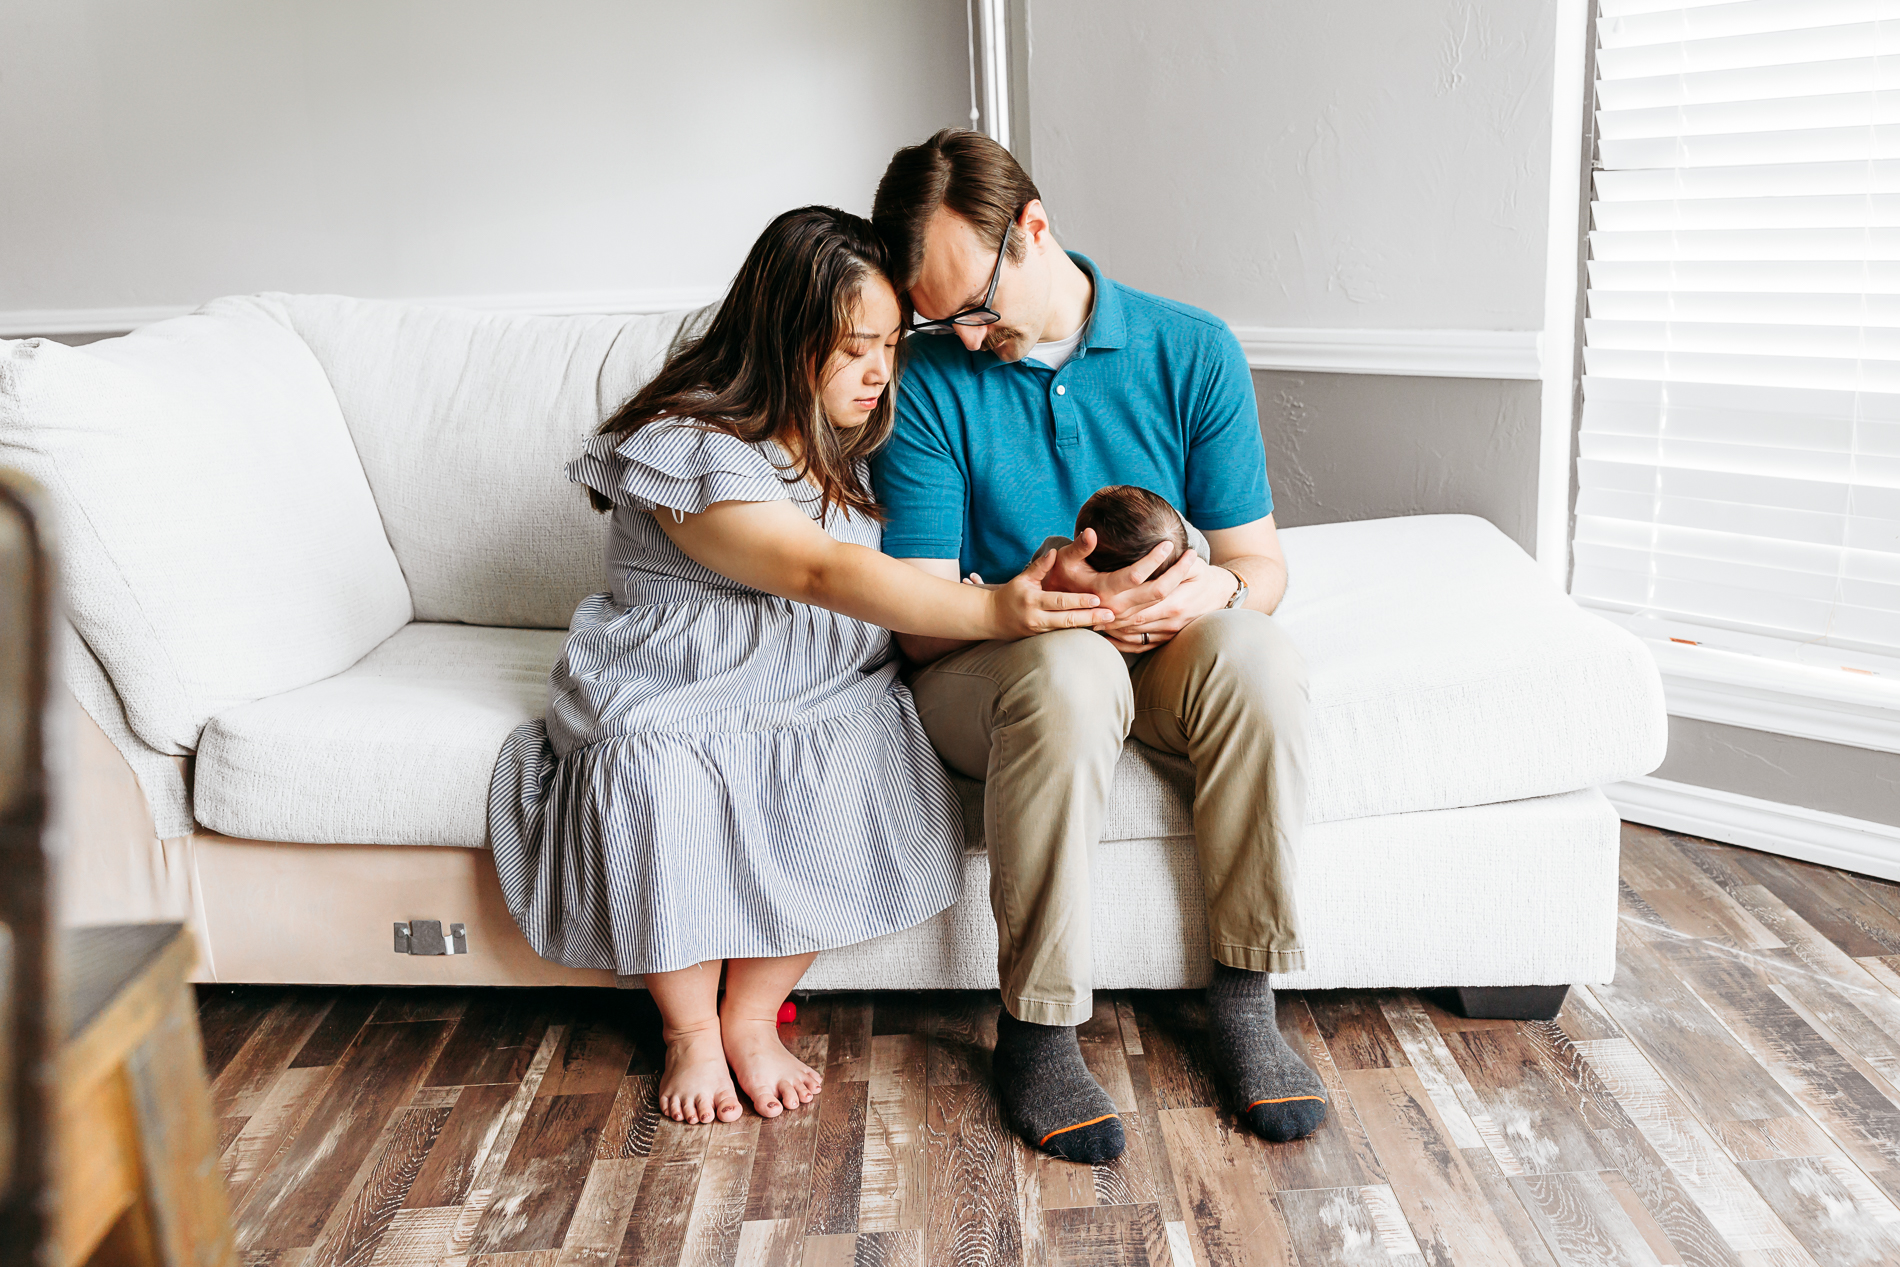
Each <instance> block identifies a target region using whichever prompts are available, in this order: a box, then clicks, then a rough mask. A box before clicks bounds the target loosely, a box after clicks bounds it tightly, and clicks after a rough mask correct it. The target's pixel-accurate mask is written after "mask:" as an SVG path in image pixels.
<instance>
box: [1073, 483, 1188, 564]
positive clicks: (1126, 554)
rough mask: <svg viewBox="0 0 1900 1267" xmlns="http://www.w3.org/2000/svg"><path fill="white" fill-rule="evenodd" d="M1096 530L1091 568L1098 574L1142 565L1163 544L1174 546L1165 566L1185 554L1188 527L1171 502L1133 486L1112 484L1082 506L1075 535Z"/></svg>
mask: <svg viewBox="0 0 1900 1267" xmlns="http://www.w3.org/2000/svg"><path fill="white" fill-rule="evenodd" d="M1084 528H1093V529H1095V552H1094V553H1093V554H1091V555H1089V557H1088V565H1089V566H1090V567H1092V568H1094V569H1095V570H1096V571H1097V572H1118V571H1120V570H1121V569H1122V568H1125V567H1127V566H1128V565H1129V564H1131V563H1136V562H1139V561H1140V560H1141V559H1144V558H1146V557H1147V555H1148V551H1150V550H1152V549H1154V548H1155V547H1156V546H1158V545H1160V544H1161V543H1162V542H1163V541H1166V542H1168V543H1169V544H1171V545H1172V546H1173V547H1174V550H1173V552H1172V553H1170V554H1169V555H1168V557H1167V559H1166V560H1165V561H1164V562H1163V564H1162V566H1163V567H1166V566H1167V565H1168V564H1169V563H1173V562H1174V561H1175V560H1177V559H1179V558H1180V557H1181V556H1182V554H1184V553H1186V551H1187V548H1188V535H1187V525H1186V523H1185V522H1183V521H1182V519H1181V516H1180V514H1179V513H1177V512H1176V511H1175V509H1174V507H1172V506H1170V505H1169V504H1168V499H1167V498H1165V497H1163V496H1161V495H1160V494H1159V493H1151V492H1149V491H1148V490H1147V489H1145V488H1136V487H1135V486H1134V485H1133V484H1111V485H1109V486H1108V487H1107V488H1104V489H1101V490H1099V491H1098V492H1097V493H1096V494H1095V496H1093V497H1091V498H1089V499H1088V500H1087V501H1085V502H1083V503H1082V511H1081V513H1080V514H1078V515H1077V516H1076V517H1075V535H1076V536H1077V537H1080V536H1081V535H1082V530H1083V529H1084Z"/></svg>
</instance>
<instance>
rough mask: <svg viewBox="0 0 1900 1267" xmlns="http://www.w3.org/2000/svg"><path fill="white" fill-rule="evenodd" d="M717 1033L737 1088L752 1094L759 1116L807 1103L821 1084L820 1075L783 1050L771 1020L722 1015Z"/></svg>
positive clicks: (823, 1082)
mask: <svg viewBox="0 0 1900 1267" xmlns="http://www.w3.org/2000/svg"><path fill="white" fill-rule="evenodd" d="M720 1033H721V1034H722V1035H723V1036H724V1040H725V1047H726V1059H727V1060H728V1061H730V1062H731V1063H732V1072H733V1073H734V1074H736V1075H738V1079H739V1087H740V1089H741V1090H743V1091H744V1092H745V1093H746V1094H747V1095H748V1096H750V1097H752V1107H754V1108H756V1109H757V1110H758V1111H759V1116H760V1117H777V1116H778V1115H779V1114H781V1113H783V1112H784V1111H785V1110H786V1109H795V1108H798V1107H799V1106H801V1105H805V1104H810V1103H811V1098H812V1097H813V1096H815V1095H817V1094H818V1092H819V1091H820V1090H821V1089H822V1088H823V1087H824V1085H825V1079H824V1076H823V1075H822V1074H820V1073H819V1072H818V1071H817V1070H815V1069H813V1068H812V1067H811V1066H809V1065H807V1064H806V1063H805V1062H804V1061H802V1060H800V1059H798V1058H797V1057H796V1056H794V1055H792V1053H791V1052H789V1051H786V1050H785V1044H783V1043H781V1042H780V1041H779V1040H778V1025H777V1024H776V1022H775V1021H774V1020H771V1019H767V1020H741V1019H739V1018H737V1017H723V1018H721V1020H720Z"/></svg>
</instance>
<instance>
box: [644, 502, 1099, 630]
mask: <svg viewBox="0 0 1900 1267" xmlns="http://www.w3.org/2000/svg"><path fill="white" fill-rule="evenodd" d="M653 515H654V518H655V520H656V521H658V523H659V525H660V528H661V529H662V530H663V531H664V532H665V533H666V535H667V536H668V537H670V538H672V540H673V544H674V545H676V546H678V547H679V548H680V549H681V550H682V551H683V552H684V553H685V554H686V557H688V558H689V559H691V560H693V562H695V563H697V564H699V565H700V566H702V567H706V568H710V569H712V570H713V571H715V572H717V573H719V574H720V575H721V576H724V577H728V578H730V579H731V580H735V581H737V582H739V583H740V584H741V585H750V586H752V587H753V588H754V589H759V590H764V591H765V592H766V593H768V594H776V595H778V596H779V597H780V598H789V599H793V600H795V601H797V602H801V603H810V604H811V605H812V606H814V607H824V608H829V609H830V610H832V611H835V612H839V613H841V614H843V615H846V616H851V617H854V618H856V619H858V620H863V621H869V622H870V623H871V624H874V625H882V626H884V627H885V628H886V629H890V630H894V631H896V632H898V633H905V634H925V635H929V636H932V637H937V638H957V639H965V640H968V641H972V642H975V641H982V640H984V639H989V638H1002V639H1009V638H1025V637H1028V636H1029V635H1030V634H1038V633H1044V632H1047V631H1048V630H1051V629H1087V628H1092V627H1094V626H1096V625H1104V624H1107V623H1108V622H1109V621H1110V620H1113V619H1114V614H1113V613H1112V612H1110V611H1109V610H1108V609H1107V608H1106V607H1102V606H1099V605H1098V602H1097V600H1096V598H1095V596H1094V595H1093V594H1057V593H1052V592H1050V591H1047V590H1044V589H1043V588H1042V585H1041V581H1042V578H1043V576H1044V575H1045V574H1046V573H1047V572H1048V571H1049V565H1050V563H1051V562H1052V561H1053V559H1054V557H1055V556H1054V554H1053V553H1051V554H1046V555H1044V556H1043V557H1042V558H1040V559H1038V560H1037V561H1036V562H1034V563H1032V564H1030V565H1029V567H1028V568H1027V569H1026V570H1024V572H1023V574H1022V575H1021V576H1019V577H1017V578H1016V579H1015V580H1013V581H1011V582H1010V583H1009V584H1008V585H1006V586H1002V587H1001V588H998V589H993V590H990V589H980V588H978V587H977V586H974V585H959V584H958V583H956V582H955V581H945V580H939V579H938V578H936V577H933V576H930V575H928V574H926V573H924V572H921V571H919V570H918V569H917V568H914V567H911V566H910V565H908V564H906V563H902V562H899V561H898V560H896V559H893V558H891V557H889V556H888V555H883V554H879V553H878V552H877V551H876V550H867V549H865V548H864V547H863V546H855V545H849V544H846V543H845V542H842V541H839V540H837V539H835V538H834V537H832V536H831V534H829V533H827V532H826V531H825V530H824V529H822V528H820V527H819V526H818V525H817V524H815V523H813V522H812V521H811V518H810V517H809V516H808V515H806V514H805V512H804V511H802V510H800V509H799V508H798V507H797V506H795V505H793V504H792V503H791V502H789V501H775V502H715V503H714V504H713V505H711V506H709V507H707V508H706V510H705V511H704V512H703V513H701V514H697V515H686V516H685V517H684V518H683V519H675V517H674V513H673V512H672V511H670V510H666V509H664V508H662V509H660V510H657V511H655V512H653Z"/></svg>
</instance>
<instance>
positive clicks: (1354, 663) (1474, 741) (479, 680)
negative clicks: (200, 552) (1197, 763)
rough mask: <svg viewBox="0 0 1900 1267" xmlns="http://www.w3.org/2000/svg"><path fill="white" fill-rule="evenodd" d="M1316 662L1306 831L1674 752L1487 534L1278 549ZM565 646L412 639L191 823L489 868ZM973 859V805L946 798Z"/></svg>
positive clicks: (250, 726)
mask: <svg viewBox="0 0 1900 1267" xmlns="http://www.w3.org/2000/svg"><path fill="white" fill-rule="evenodd" d="M1281 536H1282V538H1283V540H1284V541H1285V543H1286V551H1287V556H1288V560H1289V567H1290V571H1291V574H1292V575H1293V576H1294V578H1295V585H1294V587H1293V588H1291V589H1290V590H1289V591H1288V594H1287V599H1286V602H1285V604H1284V606H1283V607H1282V609H1281V611H1282V617H1281V618H1282V619H1283V620H1284V621H1285V623H1286V626H1287V628H1288V630H1289V631H1290V632H1291V633H1292V634H1293V636H1294V638H1295V639H1296V640H1297V641H1298V642H1299V643H1300V645H1301V647H1302V649H1303V650H1304V651H1305V653H1306V656H1307V661H1308V675H1309V681H1310V685H1311V691H1312V702H1313V722H1312V734H1311V737H1310V741H1309V742H1310V758H1309V771H1310V773H1309V777H1310V779H1311V785H1310V789H1309V795H1308V799H1307V807H1308V813H1307V817H1308V820H1309V821H1310V822H1314V823H1322V822H1330V821H1336V820H1341V819H1350V818H1360V817H1365V816H1368V815H1376V814H1398V813H1409V812H1412V811H1417V810H1431V809H1447V808H1452V807H1456V806H1467V805H1481V804H1488V803H1491V802H1495V801H1512V800H1519V799H1521V798H1524V797H1532V796H1546V795H1551V794H1554V793H1561V792H1569V791H1574V790H1576V789H1578V788H1585V787H1593V786H1596V785H1598V784H1601V783H1608V782H1612V781H1614V780H1617V779H1624V778H1629V777H1631V776H1633V775H1637V774H1644V773H1647V772H1648V771H1650V770H1652V769H1654V768H1655V767H1656V766H1657V765H1658V764H1659V763H1660V762H1661V760H1662V753H1663V746H1664V743H1665V741H1666V735H1665V718H1664V716H1663V708H1662V694H1661V687H1660V685H1659V682H1658V679H1657V673H1656V669H1655V666H1654V664H1653V662H1652V661H1651V659H1650V657H1649V653H1648V652H1647V651H1646V650H1644V648H1643V647H1642V645H1641V644H1640V643H1638V642H1637V640H1636V639H1635V638H1634V637H1632V636H1631V635H1629V634H1628V633H1626V632H1624V631H1623V630H1621V629H1619V628H1617V627H1616V626H1614V625H1612V624H1610V623H1608V622H1607V621H1604V620H1601V619H1599V618H1597V617H1595V616H1592V615H1589V614H1587V613H1585V612H1583V611H1582V610H1580V609H1579V608H1577V607H1576V606H1575V605H1574V604H1572V603H1571V602H1570V600H1569V599H1567V598H1565V597H1564V596H1563V595H1562V594H1560V593H1559V592H1558V591H1557V589H1556V587H1555V586H1553V585H1552V584H1551V583H1550V582H1549V581H1548V580H1547V579H1546V578H1545V577H1544V576H1543V575H1542V573H1540V572H1539V571H1538V570H1537V568H1536V566H1535V565H1534V564H1532V563H1531V561H1530V560H1529V559H1528V558H1527V557H1526V556H1525V555H1524V553H1523V551H1521V550H1519V549H1518V547H1517V546H1516V545H1514V544H1512V543H1511V541H1510V540H1509V539H1508V538H1506V537H1505V536H1504V535H1503V534H1502V533H1500V532H1498V530H1497V529H1495V528H1493V527H1492V526H1491V525H1490V524H1488V523H1486V522H1485V521H1483V520H1481V519H1473V518H1470V517H1467V516H1458V515H1440V516H1422V517H1416V518H1408V519H1387V520H1378V521H1372V522H1365V523H1353V524H1329V525H1325V526H1319V527H1310V528H1295V529H1289V530H1288V531H1286V532H1284V533H1282V534H1281ZM561 642H562V635H561V634H560V633H558V632H547V633H538V632H530V631H521V630H499V629H470V628H462V627H457V626H447V625H420V624H419V625H411V626H410V627H409V628H407V629H405V630H403V631H402V633H401V634H399V635H397V636H396V637H395V638H392V639H391V640H390V641H389V642H388V643H387V644H385V645H384V646H382V647H379V648H377V650H376V651H375V652H374V653H373V654H372V655H370V656H369V657H368V658H367V659H366V660H365V661H364V662H363V663H362V664H361V665H358V666H356V667H355V668H353V669H351V670H350V671H349V672H347V673H344V674H341V675H340V676H338V677H336V678H333V679H331V680H330V681H327V682H320V683H318V684H316V685H315V686H310V687H305V688H304V689H302V690H300V691H295V692H292V693H290V694H287V695H284V696H281V697H279V698H277V699H271V700H261V701H258V702H257V703H254V704H249V705H246V706H244V707H242V708H237V709H233V710H231V711H230V712H229V713H226V714H223V715H220V716H219V717H217V718H216V719H214V720H213V722H212V724H211V725H210V726H209V727H207V728H206V731H205V741H204V744H203V746H202V748H201V749H200V752H199V756H198V763H197V782H196V805H197V812H198V817H199V819H200V821H201V822H203V823H204V824H205V825H207V826H209V827H213V828H216V829H217V830H219V831H223V832H226V833H229V834H232V835H239V836H247V837H251V838H253V839H266V840H284V841H306V842H325V843H339V844H444V845H465V846H471V847H478V846H481V845H482V844H483V843H484V842H485V840H486V833H485V830H484V820H483V807H484V805H485V804H486V796H487V789H488V776H489V773H490V771H491V769H492V767H493V765H494V760H495V754H496V752H497V751H498V750H499V748H500V746H501V741H502V739H503V737H504V736H506V734H507V733H508V731H509V730H511V729H512V728H513V727H514V726H516V725H518V724H520V723H521V722H523V721H526V720H528V719H529V718H531V717H535V716H539V715H540V713H541V710H542V709H543V708H544V707H545V705H546V702H547V671H548V669H549V667H550V666H551V665H552V664H553V662H554V660H555V658H556V657H557V656H558V655H559V654H560V648H561ZM958 782H959V786H960V789H961V790H962V792H963V795H964V803H965V821H966V825H967V829H968V839H969V842H970V844H971V846H972V847H978V846H980V843H981V832H982V826H981V824H982V793H981V788H980V786H978V785H976V784H973V783H970V782H968V781H967V780H959V781H958ZM1193 785H1194V777H1193V771H1192V769H1191V768H1190V767H1189V766H1188V764H1187V763H1186V762H1185V761H1183V760H1181V759H1180V758H1178V757H1172V756H1168V755H1166V754H1162V753H1157V752H1153V751H1151V750H1149V749H1147V748H1144V747H1142V746H1141V745H1140V744H1138V743H1132V742H1131V743H1130V744H1129V745H1128V747H1127V748H1126V750H1125V751H1124V752H1123V755H1122V762H1121V765H1120V766H1118V767H1117V769H1116V775H1115V784H1114V790H1113V793H1112V795H1111V800H1110V804H1109V808H1108V819H1107V825H1106V827H1105V830H1104V833H1103V834H1104V838H1105V839H1108V840H1142V839H1153V838H1159V837H1168V836H1181V835H1186V834H1189V833H1191V832H1192V830H1193V823H1192V818H1191V815H1190V811H1189V804H1188V802H1189V797H1190V796H1191V795H1192V791H1193Z"/></svg>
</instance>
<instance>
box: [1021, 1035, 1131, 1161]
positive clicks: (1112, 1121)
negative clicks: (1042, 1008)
mask: <svg viewBox="0 0 1900 1267" xmlns="http://www.w3.org/2000/svg"><path fill="white" fill-rule="evenodd" d="M994 1068H995V1070H996V1089H997V1093H998V1095H999V1096H1000V1097H1001V1099H1002V1102H1003V1111H1004V1113H1005V1114H1007V1115H1008V1117H1009V1121H1010V1125H1011V1126H1012V1127H1014V1128H1015V1130H1016V1133H1017V1134H1018V1135H1021V1136H1022V1137H1023V1140H1024V1142H1026V1143H1028V1144H1030V1145H1032V1146H1034V1147H1036V1148H1040V1149H1041V1150H1042V1151H1043V1152H1045V1153H1049V1154H1051V1155H1053V1156H1056V1157H1061V1158H1064V1159H1065V1160H1068V1161H1081V1162H1087V1163H1089V1164H1091V1165H1093V1164H1095V1163H1097V1162H1104V1161H1113V1160H1114V1159H1115V1158H1117V1157H1119V1156H1121V1155H1122V1150H1123V1149H1125V1148H1126V1147H1127V1146H1128V1144H1127V1140H1126V1139H1125V1138H1124V1136H1123V1134H1122V1121H1121V1118H1120V1117H1119V1116H1118V1115H1117V1114H1116V1112H1115V1102H1114V1101H1113V1100H1111V1099H1109V1098H1108V1092H1106V1091H1104V1090H1102V1085H1101V1083H1099V1082H1097V1081H1096V1080H1095V1076H1094V1075H1093V1074H1091V1073H1090V1072H1089V1067H1088V1066H1087V1065H1086V1064H1084V1063H1083V1062H1082V1049H1081V1047H1080V1046H1078V1045H1077V1044H1076V1041H1075V1029H1074V1027H1073V1026H1068V1025H1033V1024H1031V1023H1030V1022H1028V1021H1019V1020H1017V1019H1016V1018H1015V1017H1013V1016H1011V1015H1010V1014H1009V1011H1008V1009H1004V1011H1003V1014H1002V1015H1001V1016H999V1017H997V1018H996V1059H995V1062H994Z"/></svg>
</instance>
